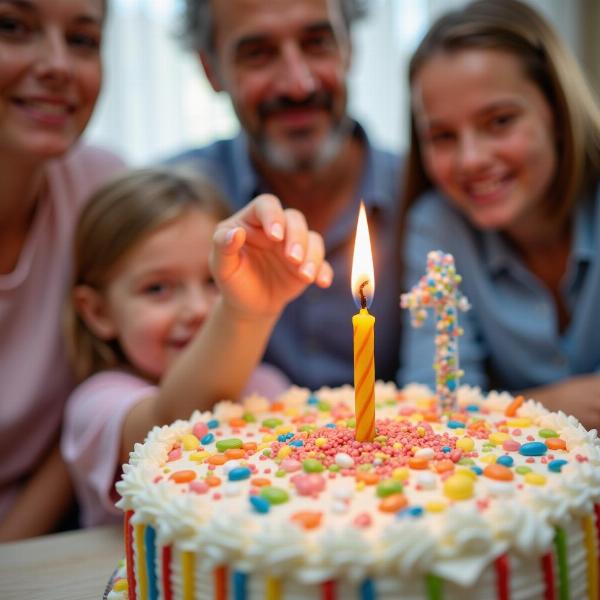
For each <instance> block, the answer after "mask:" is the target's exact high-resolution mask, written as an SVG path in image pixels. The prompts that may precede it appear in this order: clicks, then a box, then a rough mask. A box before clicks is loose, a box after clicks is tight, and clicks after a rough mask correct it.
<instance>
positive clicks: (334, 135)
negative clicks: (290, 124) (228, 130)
mask: <svg viewBox="0 0 600 600" xmlns="http://www.w3.org/2000/svg"><path fill="white" fill-rule="evenodd" d="M289 108H292V109H294V108H318V109H322V110H325V111H327V112H328V113H329V114H333V99H332V97H331V95H330V94H328V93H326V92H317V93H315V94H312V95H311V96H309V97H308V98H307V99H306V100H303V101H301V102H297V101H295V100H290V99H288V98H276V99H275V100H271V101H268V102H264V103H263V104H261V105H260V106H259V108H258V112H259V117H260V119H261V123H264V122H265V121H266V119H267V117H268V116H269V115H271V114H273V113H276V112H278V111H282V110H286V109H289ZM351 130H352V122H351V120H350V119H349V118H348V117H347V116H346V115H343V116H342V117H341V118H340V119H337V120H335V121H334V122H333V124H332V128H331V129H330V131H329V132H328V133H327V135H326V137H325V138H324V139H323V140H322V141H321V143H320V144H319V145H318V147H317V148H316V149H315V151H310V152H305V153H304V154H302V153H298V152H296V151H294V149H293V148H290V147H289V146H288V145H286V144H282V143H281V142H278V141H273V140H272V139H271V138H270V137H269V136H268V135H267V134H266V133H265V128H264V127H261V128H260V130H259V131H258V132H257V133H256V134H255V135H253V136H251V139H252V142H253V144H254V147H255V149H256V151H257V153H258V155H259V156H260V157H261V158H262V159H263V160H264V161H265V162H266V163H267V164H268V165H269V166H271V167H272V168H273V169H276V170H277V171H282V172H284V173H299V172H305V173H306V172H311V171H316V170H318V169H320V168H322V167H324V166H325V165H327V164H328V163H329V162H330V161H331V160H333V159H334V158H335V157H336V156H337V154H338V152H339V150H340V148H341V147H342V145H343V143H344V141H345V140H346V139H347V137H348V135H349V133H350V131H351ZM303 135H304V134H303V133H302V132H299V133H298V136H297V137H298V143H299V144H302V137H303Z"/></svg>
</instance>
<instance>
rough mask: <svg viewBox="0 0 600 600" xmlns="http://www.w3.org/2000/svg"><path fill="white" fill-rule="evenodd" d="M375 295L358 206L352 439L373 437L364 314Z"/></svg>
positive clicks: (369, 326)
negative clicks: (353, 425) (354, 416)
mask: <svg viewBox="0 0 600 600" xmlns="http://www.w3.org/2000/svg"><path fill="white" fill-rule="evenodd" d="M374 293H375V274H374V270H373V257H372V255H371V240H370V239H369V226H368V225H367V214H366V212H365V206H364V204H363V203H362V202H361V204H360V211H359V213H358V224H357V226H356V239H355V241H354V256H353V258H352V295H353V296H354V300H355V302H356V303H357V306H358V308H359V309H360V310H359V312H358V314H356V315H354V316H353V317H352V326H353V328H354V409H355V414H356V430H355V438H356V440H357V441H359V442H367V441H371V440H372V439H373V438H374V437H375V357H374V351H375V335H374V332H375V317H373V316H372V315H370V314H369V311H368V310H367V309H368V308H369V306H371V302H372V300H373V295H374Z"/></svg>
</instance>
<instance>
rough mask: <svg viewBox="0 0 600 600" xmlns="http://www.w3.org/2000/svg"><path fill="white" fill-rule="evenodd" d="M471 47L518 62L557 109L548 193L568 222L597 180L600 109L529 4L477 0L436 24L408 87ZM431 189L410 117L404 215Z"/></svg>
mask: <svg viewBox="0 0 600 600" xmlns="http://www.w3.org/2000/svg"><path fill="white" fill-rule="evenodd" d="M473 48H484V49H494V50H502V51H506V52H509V53H511V54H512V55H513V56H516V57H517V58H518V59H519V60H520V61H521V64H522V66H523V69H524V71H525V74H526V75H527V77H528V78H529V79H530V80H531V81H532V82H533V83H535V84H536V85H537V86H538V88H539V89H540V91H541V92H542V94H543V95H544V97H545V99H546V101H547V102H548V104H549V105H550V107H551V108H552V111H553V114H554V119H555V128H556V131H555V134H556V137H555V139H556V150H557V157H558V164H557V168H556V174H555V177H554V181H553V182H552V184H551V185H550V186H549V190H548V194H549V197H548V215H549V217H550V218H552V219H556V221H557V222H558V223H564V222H565V221H566V220H567V219H568V218H569V216H570V215H571V214H572V212H573V209H574V205H575V203H576V202H577V200H578V198H579V197H580V196H581V194H582V192H583V191H584V190H585V189H586V188H587V187H588V186H591V185H592V184H593V183H595V182H596V181H597V179H598V177H600V109H599V108H598V104H597V103H596V100H595V99H594V97H593V94H592V91H591V89H590V87H589V85H588V84H587V82H586V80H585V77H584V75H583V73H582V71H581V69H580V67H579V65H578V64H577V61H576V60H575V58H574V57H573V55H572V54H571V52H570V51H569V49H568V48H567V47H566V46H565V44H564V43H563V41H562V40H561V39H560V37H559V35H558V34H557V33H556V31H555V30H554V29H553V28H552V27H551V26H550V25H549V24H548V23H547V22H546V21H545V20H544V19H543V18H542V17H541V16H540V15H539V14H538V13H537V12H536V11H535V10H533V9H532V8H530V7H529V6H527V5H526V4H524V3H522V2H519V1H518V0H476V1H475V2H471V3H469V4H467V5H466V6H464V7H463V8H461V9H459V10H456V11H452V12H450V13H447V14H445V15H443V16H442V17H441V18H440V19H438V20H437V21H436V22H435V23H434V24H433V25H432V27H431V28H430V29H429V32H428V33H427V35H426V36H425V38H424V39H423V40H422V41H421V43H420V44H419V46H418V48H417V49H416V51H415V53H414V54H413V56H412V59H411V61H410V64H409V81H410V83H411V84H412V82H413V81H414V79H415V77H416V75H417V73H418V72H419V69H420V68H421V67H422V66H423V65H424V64H425V63H426V62H427V61H428V60H429V59H431V58H432V57H433V56H435V55H437V54H440V53H452V52H457V51H460V50H464V49H473ZM449 101H451V100H450V99H449ZM411 113H412V111H411ZM432 187H434V183H433V182H432V181H431V180H430V179H429V177H428V175H427V173H426V170H425V167H424V164H423V160H422V156H421V147H420V143H419V137H418V134H417V131H416V127H415V120H414V113H412V114H411V133H410V150H409V155H408V161H407V166H406V175H405V180H404V191H403V206H402V211H403V214H404V217H405V216H406V211H408V209H409V207H410V206H411V205H412V204H414V202H415V201H416V200H417V198H418V197H419V196H420V195H421V194H422V193H423V192H425V191H426V190H427V189H429V188H432Z"/></svg>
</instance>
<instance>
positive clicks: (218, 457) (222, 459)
mask: <svg viewBox="0 0 600 600" xmlns="http://www.w3.org/2000/svg"><path fill="white" fill-rule="evenodd" d="M228 460H229V459H228V458H227V456H225V455H224V454H213V455H212V456H209V457H208V458H207V459H206V462H207V463H209V464H211V465H224V464H225V463H226V462H227V461H228Z"/></svg>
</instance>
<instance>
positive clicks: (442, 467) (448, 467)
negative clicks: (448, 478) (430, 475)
mask: <svg viewBox="0 0 600 600" xmlns="http://www.w3.org/2000/svg"><path fill="white" fill-rule="evenodd" d="M433 468H434V470H435V471H436V472H437V473H445V472H446V471H454V463H453V462H452V461H451V460H448V459H444V460H436V461H435V462H434V463H433Z"/></svg>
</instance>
